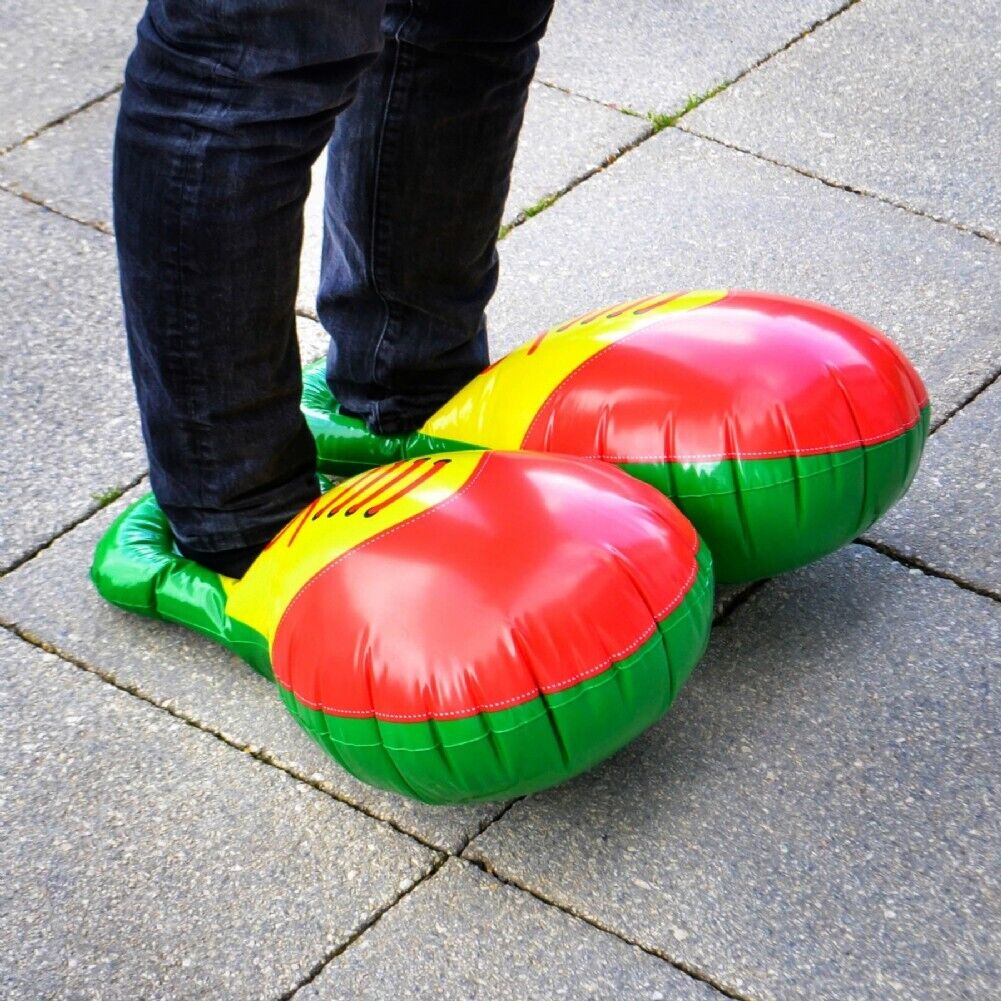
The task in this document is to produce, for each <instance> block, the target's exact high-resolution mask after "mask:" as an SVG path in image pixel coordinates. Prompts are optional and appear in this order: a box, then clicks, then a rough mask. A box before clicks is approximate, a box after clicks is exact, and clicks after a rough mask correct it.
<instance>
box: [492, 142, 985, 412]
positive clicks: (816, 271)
mask: <svg viewBox="0 0 1001 1001" xmlns="http://www.w3.org/2000/svg"><path fill="white" fill-rule="evenodd" d="M720 285H724V286H725V285H729V286H735V287H745V288H758V289H770V290H772V291H775V292H782V293H786V294H789V295H797V296H801V297H803V298H807V299H817V300H820V301H822V302H828V303H830V304H831V305H834V306H838V307H840V308H841V309H845V310H848V311H849V312H851V313H855V314H856V315H858V316H861V317H863V318H864V319H866V320H868V321H869V322H870V323H873V324H874V325H875V326H877V327H879V328H880V329H882V330H884V331H886V332H887V333H888V334H889V335H890V337H892V338H893V339H894V340H895V341H897V343H899V344H900V345H901V347H902V348H903V349H904V350H905V351H906V352H907V353H908V354H909V356H910V357H911V358H912V360H913V361H914V363H915V365H916V366H917V368H918V370H919V371H920V372H921V374H922V376H923V377H924V379H925V381H926V382H927V384H928V387H929V389H930V390H931V392H932V396H933V407H934V410H935V412H936V413H937V414H945V413H947V412H948V411H949V410H950V409H952V408H954V407H956V406H958V405H959V404H960V403H961V402H962V401H963V400H964V399H965V398H966V397H967V395H968V394H969V393H970V392H971V391H972V390H973V389H974V388H975V387H976V386H978V385H981V384H983V382H984V381H985V380H986V379H988V378H989V377H990V376H991V374H993V373H994V372H996V371H997V369H998V367H999V365H1001V337H999V336H998V316H999V315H1001V254H999V253H998V252H997V248H995V247H993V246H991V245H990V244H988V243H987V242H986V241H984V240H982V239H980V238H979V237H975V236H972V235H970V234H967V233H961V232H959V231H957V230H955V229H953V228H952V227H949V226H944V225H941V224H939V223H934V222H932V221H930V220H928V219H924V218H921V217H919V216H915V215H913V214H911V213H908V212H905V211H903V210H902V209H896V208H893V207H892V206H889V205H886V204H885V203H882V202H879V201H876V200H875V199H871V198H863V197H860V196H858V195H853V194H851V193H849V192H845V191H840V190H837V189H835V188H831V187H829V186H827V185H824V184H821V183H820V182H819V181H814V180H811V179H810V178H806V177H803V176H802V175H800V174H796V173H795V172H793V171H791V170H786V169H783V168H780V167H775V166H772V165H771V164H768V163H764V162H763V161H761V160H758V159H756V158H754V157H751V156H747V155H745V154H742V153H737V152H734V151H732V150H729V149H726V148H724V147H722V146H720V145H718V144H716V143H712V142H707V141H706V140H702V139H697V138H695V137H693V136H689V135H686V134H685V133H683V132H680V131H679V130H677V129H667V130H665V131H664V132H661V133H660V134H659V135H657V136H655V137H654V138H652V139H650V140H649V141H647V142H645V143H643V144H642V145H641V146H639V147H638V148H637V149H635V150H633V151H632V152H630V153H627V154H626V155H625V156H623V157H622V158H621V159H619V160H618V161H616V163H614V164H613V165H612V166H611V167H609V168H608V169H607V170H605V171H603V172H602V173H601V174H599V175H597V176H595V177H593V178H591V179H590V180H588V181H587V183H586V184H582V185H580V186H579V187H578V188H575V189H574V190H573V191H571V192H569V193H568V194H567V195H566V196H565V197H564V198H562V199H560V201H558V202H557V203H556V204H555V205H553V206H552V207H551V208H549V209H547V210H546V211H545V212H543V213H542V214H541V215H538V216H536V217H535V218H534V219H531V220H530V221H529V222H528V223H526V224H525V225H524V226H519V227H518V228H517V229H516V230H515V231H514V232H512V234H511V235H510V236H509V237H508V238H507V239H506V240H504V241H503V243H502V244H501V278H500V287H499V290H498V294H497V297H496V298H495V300H494V302H493V304H492V305H491V307H490V320H491V330H492V344H493V347H494V351H495V353H500V352H502V351H506V350H508V349H510V348H511V347H513V346H514V345H515V344H518V343H521V342H522V341H524V340H526V339H528V338H530V337H532V336H534V335H535V334H536V333H538V332H539V331H541V330H544V329H546V327H547V326H549V325H550V324H553V323H556V322H559V321H560V320H563V319H569V318H570V317H572V316H574V315H576V314H580V313H584V312H587V311H588V310H591V309H595V308H598V307H600V306H602V305H604V304H608V303H614V302H617V301H620V300H624V299H629V298H633V297H636V296H642V295H650V294H652V293H654V292H657V291H659V290H670V289H676V288H686V287H696V288H702V287H706V286H710V287H714V286H720Z"/></svg>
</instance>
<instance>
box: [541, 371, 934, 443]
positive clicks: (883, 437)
mask: <svg viewBox="0 0 1001 1001" xmlns="http://www.w3.org/2000/svg"><path fill="white" fill-rule="evenodd" d="M595 357H597V356H595ZM582 367H583V366H582ZM920 420H921V414H920V413H919V414H918V416H917V417H915V418H914V420H912V421H910V422H909V423H907V424H901V425H900V426H899V427H896V428H893V429H892V430H890V431H884V432H883V433H882V434H879V435H873V436H872V437H870V438H866V439H864V440H863V439H861V438H852V439H849V440H848V441H841V442H837V443H835V444H831V445H816V446H811V447H809V448H798V449H796V451H795V452H788V451H783V450H782V449H775V450H769V451H763V452H744V451H741V453H740V454H739V455H729V456H728V455H721V454H720V453H719V452H706V453H704V454H696V455H684V456H681V457H680V458H679V457H677V456H671V455H582V456H579V458H581V459H601V460H603V461H605V462H738V461H739V460H741V459H748V458H755V459H762V458H765V459H795V458H797V457H800V456H804V455H817V454H820V453H822V452H838V451H842V450H845V449H849V448H863V447H866V446H869V445H879V444H881V443H882V442H884V441H889V440H890V439H891V438H893V437H894V436H895V435H898V434H900V432H901V431H910V430H911V429H912V428H915V427H917V425H918V422H919V421H920ZM526 437H527V435H526Z"/></svg>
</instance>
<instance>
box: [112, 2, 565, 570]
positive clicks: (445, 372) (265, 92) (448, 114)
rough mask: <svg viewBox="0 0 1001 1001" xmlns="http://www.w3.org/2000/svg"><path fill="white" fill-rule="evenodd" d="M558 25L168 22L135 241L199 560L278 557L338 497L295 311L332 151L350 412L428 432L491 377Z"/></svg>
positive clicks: (330, 324)
mask: <svg viewBox="0 0 1001 1001" xmlns="http://www.w3.org/2000/svg"><path fill="white" fill-rule="evenodd" d="M551 5H552V0H400V2H394V0H390V2H388V3H387V2H386V0H150V2H149V5H148V7H147V10H146V13H145V16H144V17H143V19H142V21H141V22H140V25H139V30H138V44H137V46H136V49H135V51H134V52H133V54H132V56H131V58H130V60H129V63H128V68H127V71H126V82H125V89H124V91H123V93H122V106H121V114H120V117H119V120H118V131H117V135H116V140H115V170H114V188H115V195H114V198H115V228H116V232H117V236H118V251H119V262H120V269H121V280H122V292H123V299H124V306H125V318H126V327H127V330H128V338H129V348H130V354H131V359H132V368H133V375H134V379H135V384H136V392H137V396H138V400H139V406H140V411H141V415H142V426H143V433H144V436H145V440H146V447H147V451H148V453H149V462H150V479H151V482H152V487H153V490H154V492H155V494H156V496H157V498H158V500H159V502H160V504H161V506H162V507H163V509H164V511H165V513H166V514H167V517H168V518H169V520H170V523H171V525H172V527H173V529H174V532H175V535H176V537H177V540H178V544H179V545H180V546H181V548H182V550H184V551H186V552H190V553H192V554H197V553H202V554H204V553H216V552H223V551H228V550H235V549H242V548H245V547H250V549H253V548H254V547H259V546H261V545H262V544H263V543H265V542H266V541H267V540H268V539H269V538H270V537H271V536H272V535H273V534H274V532H276V531H277V530H278V528H279V527H280V526H281V525H282V524H283V523H284V522H285V521H287V520H288V519H289V518H291V517H292V516H293V515H294V514H295V513H296V512H297V511H299V510H300V509H301V508H302V507H303V506H304V505H305V504H307V503H308V502H309V501H310V500H311V499H312V498H313V497H314V496H315V494H316V491H317V487H316V480H315V475H314V464H315V453H314V448H313V443H312V439H311V438H310V435H309V433H308V431H307V429H306V426H305V423H304V421H303V419H302V416H301V414H300V412H299V406H298V404H299V391H300V378H301V374H300V364H299V354H298V348H297V345H296V339H295V317H294V312H293V311H294V303H295V296H296V288H297V283H298V260H299V253H300V248H301V243H302V210H303V203H304V201H305V198H306V194H307V192H308V189H309V179H310V166H311V164H312V163H313V162H314V160H315V159H316V158H317V156H318V155H319V154H320V153H321V151H322V150H323V148H324V147H325V146H327V145H328V143H329V161H328V173H327V188H326V213H325V222H326V233H325V239H324V247H323V268H322V280H321V288H320V294H319V300H318V312H319V316H320V319H321V321H322V323H323V325H324V327H325V328H326V329H327V331H328V332H329V334H330V336H331V346H330V352H329V357H328V367H327V373H328V380H329V382H330V385H331V388H332V390H333V391H334V393H335V395H336V396H337V397H338V399H340V400H341V401H342V403H343V405H344V406H345V407H346V408H347V409H348V410H350V411H351V412H354V413H357V414H359V415H361V416H363V417H365V418H366V419H367V421H368V423H369V425H370V427H372V429H373V430H375V431H381V432H383V433H395V432H401V431H406V430H410V429H412V428H414V427H416V426H417V425H419V424H420V423H421V422H422V421H423V420H424V418H425V417H426V416H428V415H429V414H430V413H432V412H433V411H434V410H435V409H436V408H437V407H438V406H439V405H440V404H441V403H442V402H444V400H446V399H447V398H448V397H449V396H451V395H452V394H453V393H454V392H455V391H456V390H457V389H458V388H459V387H460V386H461V385H462V384H464V383H465V382H466V381H468V379H470V378H471V377H472V376H473V375H474V374H475V373H476V372H477V371H479V370H480V369H481V368H482V367H483V366H484V365H485V364H486V362H487V343H486V329H485V324H484V317H483V311H484V307H485V306H486V304H487V301H488V300H489V298H490V296H491V295H492V293H493V291H494V287H495V284H496V280H497V255H496V251H495V247H494V243H495V239H496V235H497V229H498V226H499V223H500V218H501V211H502V208H503V204H504V199H505V197H506V194H507V190H508V182H509V178H510V172H511V164H512V161H513V158H514V153H515V147H516V145H517V139H518V133H519V130H520V128H521V121H522V115H523V111H524V105H525V99H526V95H527V89H528V84H529V82H530V80H531V77H532V74H533V72H534V69H535V64H536V60H537V58H538V46H537V43H538V40H539V38H540V37H541V36H542V34H543V32H544V30H545V26H546V22H547V20H548V17H549V13H550V8H551ZM335 119H336V127H335ZM331 137H332V138H331Z"/></svg>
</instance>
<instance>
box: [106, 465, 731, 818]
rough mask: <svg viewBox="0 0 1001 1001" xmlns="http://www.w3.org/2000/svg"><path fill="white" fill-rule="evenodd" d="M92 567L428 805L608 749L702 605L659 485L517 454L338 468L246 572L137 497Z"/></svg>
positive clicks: (559, 774)
mask: <svg viewBox="0 0 1001 1001" xmlns="http://www.w3.org/2000/svg"><path fill="white" fill-rule="evenodd" d="M92 577H93V579H94V581H95V583H96V585H97V587H98V590H99V591H100V592H101V594H102V595H104V597H106V598H107V599H108V600H109V601H112V602H113V603H114V604H117V605H119V606H121V607H124V608H128V609H130V610H132V611H137V612H140V613H142V614H147V615H153V616H157V617H160V618H165V619H169V620H171V621H176V622H182V623H185V624H186V625H189V626H191V627H192V628H195V629H197V630H199V631H200V632H203V633H205V634H207V635H209V636H212V637H213V638H214V639H216V640H217V641H219V642H221V643H222V644H224V645H225V646H227V647H228V648H229V649H231V650H233V651H234V652H236V653H238V654H239V655H240V656H242V657H244V658H245V659H247V660H248V661H249V662H250V663H251V664H253V665H254V666H255V667H256V668H257V669H258V670H259V671H261V672H262V673H264V674H266V675H267V676H268V677H271V678H273V680H274V681H275V683H276V685H277V687H278V690H279V694H280V696H281V698H282V700H283V701H284V703H285V705H286V706H287V707H288V709H289V711H290V712H291V713H292V714H293V715H294V716H295V717H296V719H297V720H298V721H299V722H300V723H301V725H302V726H303V728H304V729H305V730H306V731H307V732H308V733H309V734H310V735H311V736H312V737H313V738H314V739H315V740H316V741H317V743H319V744H320V745H321V746H322V747H323V748H324V749H325V750H326V751H327V752H328V753H329V754H330V755H331V756H332V757H334V758H335V759H336V760H337V761H338V762H340V763H341V764H342V765H343V766H344V767H345V768H346V769H347V770H349V771H350V772H352V773H353V774H355V775H356V776H357V777H359V778H361V779H363V780H364V781H367V782H370V783H372V784H374V785H378V786H381V787H383V788H386V789H392V790H395V791H397V792H401V793H404V794H406V795H409V796H412V797H415V798H417V799H421V800H424V801H426V802H430V803H455V802H463V801H469V800H477V799H493V798H501V797H508V796H516V795H522V794H525V793H528V792H532V791H535V790H538V789H542V788H545V787H547V786H550V785H553V784H555V783H558V782H561V781H563V780H565V779H567V778H569V777H570V776H572V775H575V774H578V773H579V772H581V771H583V770H585V769H587V768H589V767H591V766H592V765H594V764H595V763H597V762H598V761H600V760H602V759H603V758H605V757H606V756H608V755H609V754H612V753H614V752H615V751H616V750H618V749H619V748H621V747H622V746H623V745H624V744H626V743H627V742H628V741H629V740H631V739H632V738H633V737H635V736H636V735H637V734H639V733H641V732H642V731H643V730H644V729H646V728H647V727H648V726H649V725H650V724H652V723H653V722H654V721H655V720H657V719H658V718H659V717H660V716H661V715H662V714H663V713H664V712H665V711H666V710H667V708H668V706H669V705H670V704H671V702H672V700H673V699H674V697H675V695H676V694H677V691H678V689H679V688H680V686H681V685H682V683H683V682H684V680H685V678H686V677H687V676H688V674H689V672H690V671H691V669H692V667H693V666H694V665H695V663H696V662H697V661H698V659H699V658H700V657H701V655H702V652H703V651H704V648H705V644H706V641H707V638H708V631H709V624H710V619H711V615H712V607H713V574H712V563H711V558H710V556H709V552H708V550H707V549H706V547H705V546H704V545H703V544H702V543H701V540H700V539H699V537H698V535H697V533H696V532H695V530H694V528H693V527H692V525H691V524H690V523H689V522H688V521H687V519H686V518H685V517H684V516H683V515H682V514H681V513H680V512H679V511H678V510H677V508H676V507H675V506H674V505H672V504H671V503H670V502H669V501H667V500H666V499H665V498H664V497H663V496H662V495H661V494H660V493H658V492H657V491H655V490H652V489H651V488H650V487H648V486H647V485H645V484H643V483H640V482H638V481H637V480H635V479H631V478H630V477H628V476H626V475H624V474H623V473H621V472H620V471H618V470H616V469H614V468H613V467H611V466H608V465H606V464H602V463H596V462H585V461H581V460H576V459H571V458H564V457H560V456H553V455H545V454H539V453H534V452H527V451H526V452H517V453H505V452H489V451H488V452H482V451H472V450H467V451H461V452H450V453H440V454H434V455H431V456H425V457H418V458H415V459H405V460H398V461H397V462H395V463H391V464H390V465H388V466H384V467H378V468H376V469H373V470H370V471H368V472H366V473H364V474H361V475H359V476H356V477H354V478H352V479H349V480H346V481H345V482H344V483H341V484H339V485H338V486H336V487H334V488H333V489H332V490H329V491H327V492H326V493H324V494H323V495H322V496H321V497H320V498H318V500H317V501H316V502H315V503H314V504H312V505H311V506H310V507H308V508H307V509H306V510H304V511H303V512H302V513H301V514H300V515H299V516H297V517H296V518H295V519H293V521H292V522H290V523H289V524H288V525H287V526H286V527H285V528H284V529H283V530H282V532H280V533H279V534H278V535H277V536H276V537H275V539H274V540H272V542H271V543H270V545H269V546H268V548H267V549H266V550H265V551H264V553H262V554H261V556H260V557H259V558H258V560H257V561H256V562H255V563H254V565H253V566H252V567H251V568H250V570H249V571H248V572H247V574H246V575H245V576H244V577H243V578H242V579H241V580H240V581H234V580H230V579H228V578H223V577H220V576H219V575H218V574H214V573H212V572H210V571H207V570H205V569H204V568H202V567H199V566H197V565H196V564H194V563H192V562H191V561H190V560H186V559H184V558H183V557H181V556H179V555H177V554H176V553H175V552H174V550H173V546H172V542H171V539H170V532H169V528H168V526H167V523H166V519H165V518H164V516H163V514H162V512H160V510H159V508H158V507H157V505H156V502H155V500H153V498H152V497H146V498H144V499H142V500H140V501H139V502H138V503H137V504H136V505H133V506H132V507H131V508H129V509H128V510H127V511H126V512H124V513H123V514H122V515H121V516H119V518H118V519H117V520H116V521H115V523H114V524H113V525H112V526H111V528H110V529H109V530H108V533H107V534H106V535H105V537H104V539H102V541H101V543H100V545H99V546H98V550H97V553H96V555H95V560H94V566H93V568H92Z"/></svg>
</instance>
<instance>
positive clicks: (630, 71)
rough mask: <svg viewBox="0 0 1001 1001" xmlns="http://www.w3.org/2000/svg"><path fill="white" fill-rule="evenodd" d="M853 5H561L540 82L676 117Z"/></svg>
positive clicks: (580, 1)
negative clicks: (687, 104) (700, 96)
mask: <svg viewBox="0 0 1001 1001" xmlns="http://www.w3.org/2000/svg"><path fill="white" fill-rule="evenodd" d="M845 2H846V0H771V2H769V3H767V4H761V3H754V2H752V0H739V2H737V3H727V4H718V3H710V2H708V0H686V2H685V3H671V4H665V3H660V2H658V0H620V2H618V3H614V4H612V3H593V2H590V0H561V2H560V3H558V4H557V5H556V7H555V10H554V12H553V18H552V21H551V22H550V26H549V31H548V33H547V36H546V38H545V39H544V40H543V42H542V57H541V59H540V61H539V72H538V77H539V79H540V80H547V81H552V82H553V83H555V84H557V85H559V86H561V87H566V88H567V89H568V90H571V91H573V92H574V93H577V94H583V95H585V96H587V97H591V98H594V99H595V100H598V101H608V102H612V103H614V104H618V105H620V106H625V107H631V108H634V109H636V110H637V111H641V112H644V113H645V112H648V111H654V112H660V113H673V112H675V111H678V110H679V109H680V108H682V107H684V105H685V102H686V101H687V100H688V98H689V97H691V96H692V95H696V94H704V93H705V92H706V91H708V90H711V89H712V88H713V87H715V86H717V85H719V84H721V83H724V82H726V81H727V80H732V79H733V78H734V77H735V76H737V74H738V73H741V72H743V71H745V70H747V69H749V68H750V67H751V66H754V65H755V64H756V63H758V62H760V61H761V60H762V59H764V58H765V57H766V56H768V55H769V54H770V53H772V52H774V51H775V50H776V49H779V48H781V47H782V46H783V45H786V44H787V43H788V42H790V41H792V39H794V38H796V36H797V35H799V34H800V33H802V32H803V31H806V30H807V29H808V28H809V27H810V26H811V25H813V24H815V23H816V22H817V21H819V20H820V19H822V18H825V17H828V16H829V15H830V14H832V13H834V12H835V11H836V10H839V9H840V8H841V7H843V6H844V4H845Z"/></svg>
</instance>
